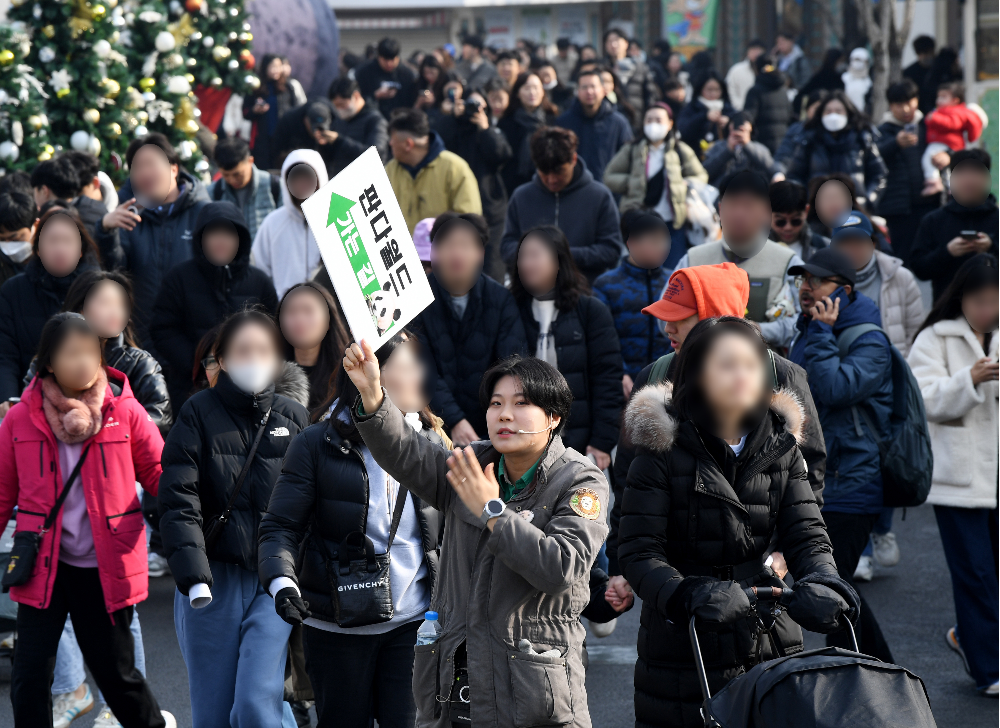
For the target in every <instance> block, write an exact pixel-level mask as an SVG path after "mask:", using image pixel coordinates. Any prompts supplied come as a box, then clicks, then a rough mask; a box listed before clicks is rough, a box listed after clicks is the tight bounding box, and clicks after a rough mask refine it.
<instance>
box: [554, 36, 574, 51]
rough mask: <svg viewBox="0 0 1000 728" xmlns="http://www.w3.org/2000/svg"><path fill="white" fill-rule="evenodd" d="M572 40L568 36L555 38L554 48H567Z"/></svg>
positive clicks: (562, 49)
mask: <svg viewBox="0 0 1000 728" xmlns="http://www.w3.org/2000/svg"><path fill="white" fill-rule="evenodd" d="M571 45H573V42H572V41H571V40H570V39H569V38H556V48H558V49H559V50H561V51H564V50H567V49H568V48H569V47H570V46H571Z"/></svg>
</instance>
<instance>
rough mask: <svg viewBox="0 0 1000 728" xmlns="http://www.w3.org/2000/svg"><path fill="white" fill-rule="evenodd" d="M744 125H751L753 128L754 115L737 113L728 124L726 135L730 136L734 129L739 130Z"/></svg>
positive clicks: (743, 112) (744, 112) (742, 112)
mask: <svg viewBox="0 0 1000 728" xmlns="http://www.w3.org/2000/svg"><path fill="white" fill-rule="evenodd" d="M744 124H749V125H750V126H751V128H752V127H753V126H754V123H753V114H750V113H749V112H746V111H737V112H736V113H735V114H733V115H732V116H731V117H730V118H729V121H728V122H727V123H726V134H729V132H730V131H732V130H733V129H739V128H740V127H741V126H743V125H744Z"/></svg>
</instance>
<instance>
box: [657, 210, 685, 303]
mask: <svg viewBox="0 0 1000 728" xmlns="http://www.w3.org/2000/svg"><path fill="white" fill-rule="evenodd" d="M667 227H669V228H670V253H669V254H668V255H667V260H666V261H665V262H664V263H663V267H664V268H665V269H666V270H673V269H674V268H676V267H677V261H678V260H680V259H681V258H683V257H684V255H685V254H686V253H687V251H688V235H687V230H686V229H685V228H681V229H680V230H674V224H673V223H672V222H670V223H667ZM654 293H656V294H659V291H654Z"/></svg>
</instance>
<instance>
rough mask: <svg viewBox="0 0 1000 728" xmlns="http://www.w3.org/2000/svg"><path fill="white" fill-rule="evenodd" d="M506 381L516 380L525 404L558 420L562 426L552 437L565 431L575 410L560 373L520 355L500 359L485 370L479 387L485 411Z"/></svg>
mask: <svg viewBox="0 0 1000 728" xmlns="http://www.w3.org/2000/svg"><path fill="white" fill-rule="evenodd" d="M504 377H513V378H514V379H516V380H517V381H518V382H520V384H521V392H522V393H523V394H524V398H525V399H526V400H528V401H529V402H530V403H531V404H533V405H535V406H536V407H541V408H542V409H543V410H545V412H546V414H548V415H550V416H553V417H558V418H559V424H558V425H557V426H556V427H555V428H554V429H553V430H552V434H553V435H558V434H560V433H561V432H562V431H563V430H564V429H565V428H566V423H567V422H568V421H569V412H570V409H571V408H572V407H573V391H572V390H571V389H570V388H569V384H567V383H566V378H565V377H564V376H563V375H562V374H560V373H559V370H558V369H556V368H555V367H554V366H552V365H551V364H549V363H548V362H544V361H542V360H541V359H536V358H535V357H522V356H519V355H518V354H514V355H513V356H509V357H507V358H506V359H501V360H500V361H498V362H497V363H496V364H494V365H493V366H491V367H490V368H489V369H487V370H486V373H485V374H483V379H482V381H481V382H480V384H479V406H480V407H482V408H483V410H488V409H489V408H490V400H492V399H493V390H494V389H495V388H496V386H497V382H499V381H500V380H501V379H503V378H504Z"/></svg>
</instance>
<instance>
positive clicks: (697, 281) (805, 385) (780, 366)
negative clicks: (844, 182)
mask: <svg viewBox="0 0 1000 728" xmlns="http://www.w3.org/2000/svg"><path fill="white" fill-rule="evenodd" d="M750 290H751V285H750V279H749V278H748V277H747V274H746V272H745V271H742V270H740V269H739V268H738V267H737V266H736V265H734V264H733V263H720V264H718V265H698V266H694V267H692V268H684V269H683V270H678V271H676V272H675V273H674V274H673V275H672V276H671V277H670V282H669V284H668V285H667V288H666V290H665V291H664V293H663V298H661V299H660V300H659V301H656V302H655V303H653V304H651V305H649V306H646V307H645V308H644V309H642V312H643V313H644V314H646V315H648V316H651V317H652V318H655V319H658V321H657V323H658V324H660V325H661V326H663V327H664V329H665V330H664V334H665V335H666V336H667V338H668V339H670V343H671V344H672V345H673V351H671V352H670V353H668V354H665V355H664V356H662V357H660V358H659V359H657V360H656V361H655V362H653V363H652V364H649V365H648V366H646V367H645V368H644V369H643V370H642V371H641V372H639V374H638V375H637V376H636V377H635V383H634V385H633V387H632V397H635V396H636V394H637V393H638V392H639V391H640V390H641V389H642V388H643V387H645V386H647V385H654V384H662V383H665V382H667V383H669V382H673V381H674V378H675V377H676V375H677V362H676V360H677V357H676V353H677V352H678V351H680V349H681V347H682V346H683V344H684V341H685V339H686V338H687V335H688V334H689V333H690V332H691V329H693V328H694V326H695V324H697V323H698V322H699V321H701V320H703V319H707V318H715V317H718V316H738V317H743V316H744V315H745V312H746V308H747V302H748V300H749V298H750ZM772 365H773V366H772V369H771V373H770V376H771V378H772V379H773V381H772V384H775V385H776V386H778V387H781V388H784V389H787V390H788V391H790V392H792V393H793V394H794V395H795V396H796V397H797V398H798V399H799V401H800V402H801V404H802V410H803V412H804V414H805V419H804V422H803V426H802V437H801V440H800V442H799V449H800V450H801V451H802V456H803V457H804V458H805V460H806V476H807V477H808V479H809V484H810V485H811V486H812V489H813V496H814V497H815V499H816V502H817V503H818V504H820V506H822V504H823V479H824V476H825V473H826V443H825V442H824V440H823V430H822V429H820V426H819V416H818V415H817V413H816V404H815V402H814V401H813V398H812V394H811V393H810V391H809V382H808V381H807V380H806V373H805V371H804V370H803V369H802V367H800V366H798V365H797V364H793V363H792V362H790V361H789V360H788V359H785V358H784V357H782V356H779V355H777V354H773V352H772ZM635 456H636V449H635V448H634V446H633V445H632V443H629V442H626V441H624V440H619V442H618V453H617V456H616V457H615V464H614V470H613V473H612V474H613V476H614V477H612V479H611V484H612V488H613V489H614V492H615V504H614V507H613V508H612V509H611V518H610V526H611V532H610V534H609V535H608V541H607V554H608V574H609V575H610V576H611V586H612V588H615V587H618V588H619V589H621V590H623V593H624V590H627V589H628V586H627V584H626V583H625V581H624V579H623V578H622V577H621V573H622V571H621V568H620V567H619V566H618V522H619V519H620V518H621V499H622V495H623V493H624V490H625V479H626V476H627V475H628V471H629V467H630V466H631V464H632V460H634V459H635ZM774 566H775V568H777V564H774Z"/></svg>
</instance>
